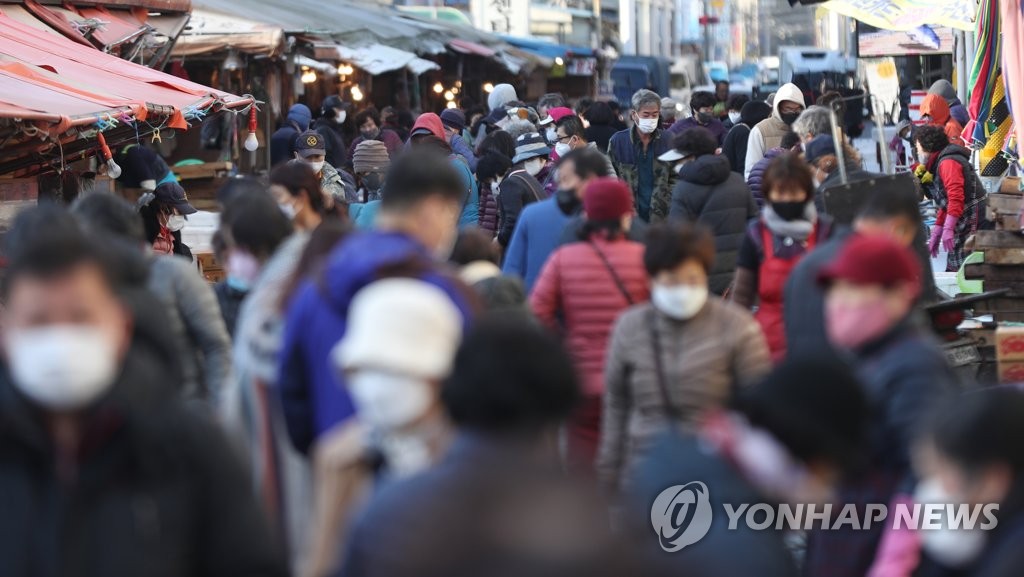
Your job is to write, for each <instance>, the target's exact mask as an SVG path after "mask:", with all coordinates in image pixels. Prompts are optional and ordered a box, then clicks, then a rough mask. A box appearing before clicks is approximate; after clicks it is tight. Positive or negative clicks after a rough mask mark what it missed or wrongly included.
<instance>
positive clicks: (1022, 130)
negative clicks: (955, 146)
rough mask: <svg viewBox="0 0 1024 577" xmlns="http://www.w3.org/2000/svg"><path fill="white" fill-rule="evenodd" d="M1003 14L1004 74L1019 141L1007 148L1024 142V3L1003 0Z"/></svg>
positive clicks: (1011, 139) (1015, 0) (1009, 144)
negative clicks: (1023, 52) (1023, 51)
mask: <svg viewBox="0 0 1024 577" xmlns="http://www.w3.org/2000/svg"><path fill="white" fill-rule="evenodd" d="M1002 17H1003V35H1004V38H1003V42H1005V46H1004V48H1005V49H1004V50H1003V76H1004V78H1003V79H1004V80H1005V82H1006V94H1007V97H1008V99H1009V103H1008V106H1009V107H1010V109H1011V110H1012V111H1013V115H1014V123H1015V124H1016V127H1017V138H1016V143H1014V142H1012V141H1013V138H1012V137H1011V138H1009V139H1008V140H1009V141H1010V142H1009V143H1008V144H1007V148H1008V149H1011V150H1012V149H1014V148H1016V146H1015V144H1016V145H1019V143H1021V142H1024V54H1022V52H1021V51H1022V50H1024V2H1022V1H1021V0H1002ZM1014 152H1015V153H1017V154H1018V155H1019V153H1020V151H1019V150H1016V151H1014Z"/></svg>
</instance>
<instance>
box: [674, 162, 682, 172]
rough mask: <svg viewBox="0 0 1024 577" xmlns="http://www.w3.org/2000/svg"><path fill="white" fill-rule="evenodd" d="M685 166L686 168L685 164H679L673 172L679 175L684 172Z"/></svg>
mask: <svg viewBox="0 0 1024 577" xmlns="http://www.w3.org/2000/svg"><path fill="white" fill-rule="evenodd" d="M683 166H684V165H683V163H682V162H680V163H679V164H677V165H675V166H673V167H672V172H674V173H676V174H679V173H680V172H682V171H683Z"/></svg>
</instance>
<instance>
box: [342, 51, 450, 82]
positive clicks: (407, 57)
mask: <svg viewBox="0 0 1024 577" xmlns="http://www.w3.org/2000/svg"><path fill="white" fill-rule="evenodd" d="M335 49H336V50H337V52H338V58H340V59H341V60H343V61H345V62H348V63H350V64H352V65H353V66H357V67H359V68H362V69H363V70H365V71H366V72H368V73H370V74H375V75H376V74H383V73H385V72H391V71H392V70H401V69H402V68H405V69H407V70H409V71H410V72H412V73H413V74H423V73H424V72H427V71H428V70H437V69H439V68H440V66H438V65H437V63H436V62H431V61H430V60H425V59H423V58H420V57H419V56H416V55H415V54H413V53H412V52H406V51H404V50H399V49H397V48H392V47H390V46H384V45H383V44H371V45H369V46H362V47H359V48H349V47H348V46H335Z"/></svg>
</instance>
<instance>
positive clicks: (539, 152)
mask: <svg viewBox="0 0 1024 577" xmlns="http://www.w3.org/2000/svg"><path fill="white" fill-rule="evenodd" d="M549 156H551V149H550V148H548V145H547V143H546V142H545V140H544V137H543V136H541V135H540V133H537V132H531V133H528V134H524V135H522V136H520V137H519V138H517V139H516V156H515V158H513V159H512V170H511V171H510V172H509V173H508V176H506V177H505V179H504V180H502V181H501V186H500V191H499V193H498V244H500V245H501V246H502V247H503V248H504V247H507V246H508V243H509V241H510V240H512V233H513V232H514V231H515V228H516V221H517V220H518V219H519V213H521V212H522V210H523V207H525V206H528V205H530V204H533V203H534V202H538V201H541V200H544V199H545V198H547V196H548V195H547V194H546V193H545V192H544V187H543V186H541V184H540V182H539V181H538V180H537V178H536V176H537V174H539V173H540V171H541V170H542V169H543V168H544V166H545V165H546V164H547V162H548V157H549Z"/></svg>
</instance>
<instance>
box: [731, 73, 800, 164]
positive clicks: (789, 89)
mask: <svg viewBox="0 0 1024 577" xmlns="http://www.w3.org/2000/svg"><path fill="white" fill-rule="evenodd" d="M786 101H788V102H796V103H797V104H799V105H800V106H806V105H805V104H804V94H803V92H800V89H799V88H797V86H796V85H795V84H792V83H789V84H783V85H782V86H781V87H780V88H779V91H778V92H776V93H775V103H774V104H773V105H772V115H771V116H769V117H768V118H766V119H765V120H762V121H761V122H759V123H758V124H757V126H755V127H754V128H752V129H751V130H750V137H749V140H748V141H747V158H746V162H744V168H743V178H744V179H747V178H749V177H750V169H751V168H754V165H755V164H757V163H758V162H760V160H761V159H762V158H764V155H765V154H766V153H767V152H768V151H769V150H771V149H773V148H775V147H776V146H778V145H779V144H781V143H782V137H783V136H784V135H785V134H786V133H787V132H789V130H790V128H789V125H787V124H786V123H785V122H783V121H782V116H781V115H780V114H779V106H780V105H781V104H782V103H783V102H786Z"/></svg>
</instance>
